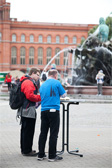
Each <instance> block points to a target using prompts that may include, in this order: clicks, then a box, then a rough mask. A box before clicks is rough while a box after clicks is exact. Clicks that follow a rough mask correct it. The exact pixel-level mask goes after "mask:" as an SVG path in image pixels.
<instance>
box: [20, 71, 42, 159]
mask: <svg viewBox="0 0 112 168" xmlns="http://www.w3.org/2000/svg"><path fill="white" fill-rule="evenodd" d="M39 76H40V70H39V69H37V68H31V70H30V72H29V75H26V76H22V77H21V79H20V82H22V81H23V80H24V81H23V82H22V84H21V92H23V93H24V95H25V98H24V101H23V105H22V107H20V108H19V110H18V112H17V116H21V134H20V136H21V137H20V147H21V153H22V154H23V156H37V153H36V151H34V150H32V146H33V137H34V132H35V123H36V115H37V114H36V109H35V105H36V102H40V101H41V98H40V95H37V92H38V87H37V85H36V82H37V81H38V80H39Z"/></svg>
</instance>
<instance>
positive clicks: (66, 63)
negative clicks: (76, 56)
mask: <svg viewBox="0 0 112 168" xmlns="http://www.w3.org/2000/svg"><path fill="white" fill-rule="evenodd" d="M67 57H68V52H67V51H65V52H64V61H63V64H64V65H68V58H67Z"/></svg>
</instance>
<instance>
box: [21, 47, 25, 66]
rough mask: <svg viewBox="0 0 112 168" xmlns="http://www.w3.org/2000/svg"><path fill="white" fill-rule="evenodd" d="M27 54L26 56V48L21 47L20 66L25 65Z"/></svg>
mask: <svg viewBox="0 0 112 168" xmlns="http://www.w3.org/2000/svg"><path fill="white" fill-rule="evenodd" d="M25 54H26V51H25V47H21V49H20V64H23V65H24V64H25Z"/></svg>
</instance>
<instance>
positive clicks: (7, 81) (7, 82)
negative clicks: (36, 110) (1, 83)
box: [5, 73, 12, 91]
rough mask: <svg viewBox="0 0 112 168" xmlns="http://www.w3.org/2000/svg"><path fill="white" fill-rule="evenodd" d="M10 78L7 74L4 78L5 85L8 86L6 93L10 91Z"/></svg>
mask: <svg viewBox="0 0 112 168" xmlns="http://www.w3.org/2000/svg"><path fill="white" fill-rule="evenodd" d="M11 81H12V76H11V75H10V73H8V74H7V75H6V77H5V83H6V84H7V85H8V91H10V89H11Z"/></svg>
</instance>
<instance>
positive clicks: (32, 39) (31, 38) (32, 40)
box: [30, 35, 34, 43]
mask: <svg viewBox="0 0 112 168" xmlns="http://www.w3.org/2000/svg"><path fill="white" fill-rule="evenodd" d="M30 42H31V43H33V42H34V36H33V35H30Z"/></svg>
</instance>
